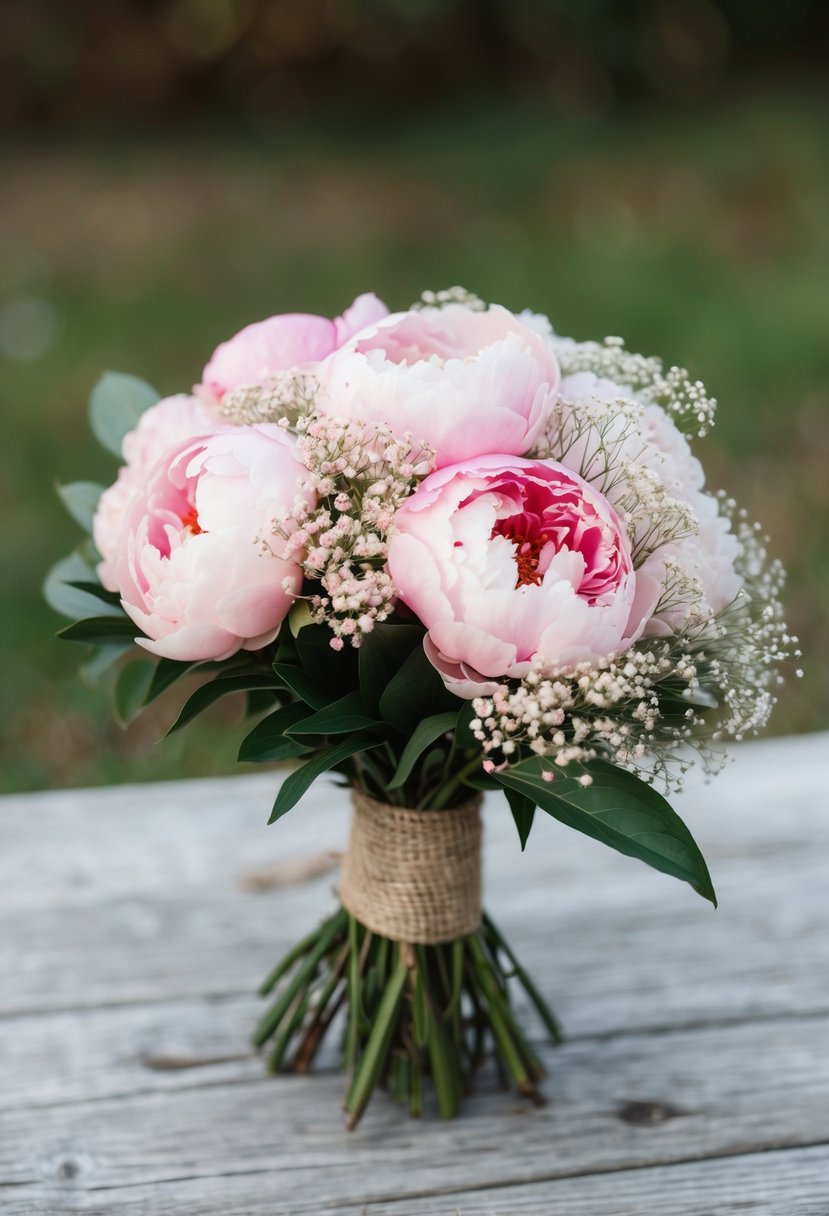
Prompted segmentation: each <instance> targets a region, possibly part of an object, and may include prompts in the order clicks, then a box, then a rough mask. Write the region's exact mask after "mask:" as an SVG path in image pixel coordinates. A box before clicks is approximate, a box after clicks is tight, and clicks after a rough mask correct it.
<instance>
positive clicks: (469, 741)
mask: <svg viewBox="0 0 829 1216" xmlns="http://www.w3.org/2000/svg"><path fill="white" fill-rule="evenodd" d="M477 716H478V715H477V714H476V713H475V710H474V708H473V706H472V702H471V701H464V702H463V704H462V705H461V708H460V711H459V713H458V723H457V726H456V727H455V747H457V748H459V749H460V750H461V751H470V750H471V749H473V748H474V749H475V750H478V749H479V748H480V746H481V745H480V743H479V742H478V740H477V739H476V738H475V736H474V735H473V734H472V731H471V730H470V727H469V723H470V722H471V721H472V720H473V719H474V718H476V717H477Z"/></svg>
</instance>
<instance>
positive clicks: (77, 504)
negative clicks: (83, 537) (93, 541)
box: [57, 481, 104, 533]
mask: <svg viewBox="0 0 829 1216" xmlns="http://www.w3.org/2000/svg"><path fill="white" fill-rule="evenodd" d="M57 491H58V496H59V497H60V500H61V502H62V503H63V505H64V507H65V508H66V510H67V511H68V512H69V514H70V515H71V516H72V518H73V519H74V521H75V523H76V524H80V526H81V527H82V528H83V530H84V532H89V533H91V532H92V517H93V515H94V514H95V508H96V507H97V505H98V499H99V498H100V497H101V495H102V494H103V492H104V487H103V486H99V485H98V484H97V482H94V481H73V482H70V484H69V485H66V486H61V485H59V486H57Z"/></svg>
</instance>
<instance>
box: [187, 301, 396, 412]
mask: <svg viewBox="0 0 829 1216" xmlns="http://www.w3.org/2000/svg"><path fill="white" fill-rule="evenodd" d="M388 311H389V310H388V308H387V307H386V305H385V304H384V303H383V301H382V300H378V298H377V296H375V295H374V294H372V293H371V292H367V293H366V294H365V295H361V296H358V297H357V299H356V300H355V301H354V303H353V304H352V305H351V307H350V308H347V309H346V311H345V312H344V313H343V315H342V316H341V317H337V318H336V319H335V320H333V321H331V320H329V319H328V317H318V316H315V315H314V314H313V313H298V312H296V313H290V312H287V313H280V314H278V315H277V316H274V317H268V318H267V320H265V321H255V322H254V323H253V324H252V325H246V326H245V328H244V329H242V330H240V331H239V333H238V334H235V335H234V337H232V338H230V339H229V340H228V341H227V342H222V343H221V345H219V346H217V347H216V349H215V350H214V352H213V354H212V355H211V357H210V360H209V362H208V364H207V366H206V367H205V369H204V372H203V374H202V382H203V384H204V385H205V386H206V387H207V388H209V389H210V390H211V391H212V392H213V393H214V394H215V396H216V397H217V398H219V399H221V398H222V396H223V395H224V394H225V393H226V392H227V391H228V390H229V389H234V388H239V387H240V385H243V384H261V383H262V382H263V381H265V380H267V379H268V377H269V376H273V375H275V374H276V373H278V372H285V371H292V370H293V369H295V368H296V369H297V370H306V371H307V370H309V369H313V368H314V367H315V366H316V364H317V363H319V362H320V361H321V360H322V359H325V358H326V357H327V356H328V355H330V354H331V353H332V352H333V351H335V350H337V348H338V347H339V346H342V344H343V343H344V342H347V341H348V340H349V339H350V338H351V337H352V336H353V335H354V334H355V333H357V331H358V330H360V329H362V328H363V327H364V326H366V325H373V324H375V323H376V322H377V321H379V320H381V319H382V318H383V317H385V316H387V315H388Z"/></svg>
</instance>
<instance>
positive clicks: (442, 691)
mask: <svg viewBox="0 0 829 1216" xmlns="http://www.w3.org/2000/svg"><path fill="white" fill-rule="evenodd" d="M369 637H371V634H369ZM391 670H392V671H394V669H393V668H392V669H391ZM457 704H458V702H457V697H455V696H453V694H452V693H451V692H447V690H446V686H445V685H444V683H443V680H442V679H441V678H440V676H439V675H438V673H437V671H436V670H435V668H434V667H433V666H432V664H431V663H430V662H429V660H428V659H427V657H426V652H425V650H424V649H423V647H422V646H420V645H418V646H417V647H416V648H415V649H414V650H413V651H411V653H410V654H409V655H408V657H407V658H406V659H405V660H404V662H403V663H402V665H401V666H400V668H399V670H397V671H396V673H395V674H394V676H393V678H392V679H391V680H390V681H389V683H388V685H387V686H386V689H385V691H384V692H383V695H382V696H381V697H380V714H381V716H382V717H383V720H384V721H386V722H391V723H392V724H393V725H394V726H396V727H398V728H399V729H400V730H402V731H405V732H406V733H408V732H409V731H413V730H414V729H415V727H416V726H417V724H418V722H420V720H421V719H422V718H429V717H431V716H432V715H433V714H437V713H443V712H444V711H448V710H454V711H455V713H457Z"/></svg>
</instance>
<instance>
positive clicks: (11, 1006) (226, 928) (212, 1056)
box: [0, 735, 829, 1216]
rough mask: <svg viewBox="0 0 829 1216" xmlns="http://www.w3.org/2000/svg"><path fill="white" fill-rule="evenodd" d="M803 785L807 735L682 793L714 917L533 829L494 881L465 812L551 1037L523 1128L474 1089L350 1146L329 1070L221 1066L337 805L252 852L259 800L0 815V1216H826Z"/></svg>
mask: <svg viewBox="0 0 829 1216" xmlns="http://www.w3.org/2000/svg"><path fill="white" fill-rule="evenodd" d="M827 777H829V736H827V735H817V736H810V737H809V736H807V737H804V738H800V739H792V740H780V741H773V742H769V743H762V744H751V745H746V746H744V747H742V748H740V749H738V751H737V760H736V762H735V763H734V764H733V765H732V766H731V767H730V769H729V770H728V771H727V772H726V774H724V775H723V777H722V778H720V779H719V781H718V782H717V783H715V784H713V785H711V786H710V787H705V786H702V785H701V784H694V785H692V786H691V788H690V789H689V790H688V792H687V793H686V794H685V795H684V796H683V800H682V801H681V803H680V804H679V809H680V812H681V813H682V814H683V816H684V817H685V818H686V821H687V822H688V823H689V825H690V826H691V827H692V829H693V830H694V832H695V835H696V836H697V838H698V840H699V841H700V844H701V845H702V847H703V849H704V851H705V852H706V854H707V856H708V857H709V859H710V862H711V868H712V873H713V877H714V881H715V884H716V885H717V887H718V894H719V896H720V901H721V907H720V911H718V912H713V911H711V910H710V909H709V908H708V907H707V906H706V905H705V904H704V903H703V902H702V901H700V900H699V899H698V898H697V897H696V896H694V895H693V893H692V892H691V891H690V889H689V888H687V887H684V886H682V885H681V884H678V883H673V882H671V881H670V880H668V879H665V878H663V877H662V876H660V875H655V874H653V873H652V872H650V871H648V870H646V869H645V868H644V867H642V866H639V865H637V864H636V863H635V862H632V861H630V860H628V859H625V858H621V857H618V856H616V855H614V854H611V853H610V852H609V851H608V850H605V849H602V848H601V847H600V846H598V845H595V844H594V843H592V842H590V841H587V840H584V839H582V838H580V837H578V836H577V835H576V834H575V833H573V832H568V831H566V830H565V829H563V828H561V827H560V826H559V825H557V824H555V823H553V822H551V821H548V820H547V819H546V818H542V817H541V816H539V817H538V818H539V819H541V820H542V821H541V822H539V823H538V825H537V827H536V828H534V831H533V837H532V838H531V842H530V846H529V848H528V850H527V853H526V854H524V855H522V854H521V853H520V851H519V849H518V846H517V842H516V841H515V840H514V829H513V827H512V824H511V821H510V820H509V818H508V815H507V814H506V812H505V808H504V807H502V806H501V805H500V804H499V803H498V802H494V801H493V802H491V803H490V805H489V806H488V808H487V811H486V824H487V838H488V840H487V850H488V873H487V890H488V900H487V902H488V904H489V906H490V908H491V910H492V911H493V913H494V914H495V916H496V917H497V918H498V919H499V921H500V922H501V924H502V927H503V928H504V929H505V931H507V932H508V933H509V935H510V937H511V938H512V940H513V944H514V945H515V947H516V948H517V949H518V950H519V951H520V953H521V954H522V956H523V957H524V959H525V960H526V961H527V963H528V965H529V966H530V967H531V969H532V971H533V973H534V975H535V978H536V979H537V981H538V982H539V986H540V987H541V988H542V989H543V991H544V992H545V994H546V995H547V996H548V997H549V998H550V999H551V1000H552V1001H553V1003H554V1004H555V1005H556V1007H557V1009H558V1010H559V1012H560V1013H561V1014H562V1016H563V1020H564V1022H565V1027H566V1029H567V1031H568V1032H569V1034H568V1042H567V1043H566V1044H565V1045H564V1046H563V1047H562V1048H561V1049H559V1050H557V1051H555V1052H554V1051H551V1050H549V1049H545V1059H546V1060H547V1063H548V1066H549V1071H550V1078H549V1080H548V1082H547V1085H546V1089H547V1094H548V1097H549V1103H548V1105H547V1106H546V1107H544V1108H543V1109H540V1110H535V1109H529V1108H527V1107H526V1106H523V1105H522V1104H521V1103H519V1102H518V1101H517V1099H515V1098H514V1097H511V1096H509V1095H505V1094H502V1093H501V1092H500V1091H498V1090H497V1089H496V1088H495V1085H494V1078H493V1077H492V1076H489V1075H487V1076H485V1077H484V1078H483V1081H482V1086H481V1088H480V1090H479V1092H478V1093H476V1094H475V1095H474V1096H473V1097H472V1098H471V1099H470V1101H469V1104H468V1107H467V1108H466V1110H465V1113H464V1116H463V1118H461V1119H460V1120H458V1121H457V1122H456V1123H454V1124H451V1125H447V1124H442V1123H440V1122H438V1121H437V1120H436V1119H433V1118H431V1117H430V1118H425V1119H424V1120H422V1121H421V1122H420V1123H419V1124H412V1123H410V1122H409V1121H408V1120H407V1119H406V1118H405V1117H404V1116H403V1115H401V1114H400V1113H399V1112H398V1111H397V1108H396V1107H394V1106H393V1104H392V1103H391V1101H390V1100H389V1099H388V1098H386V1097H385V1096H380V1097H379V1098H378V1099H377V1100H376V1101H375V1103H374V1104H373V1106H372V1107H371V1108H370V1109H369V1112H368V1115H367V1116H366V1120H365V1122H364V1124H363V1125H362V1127H361V1129H360V1130H359V1132H358V1133H357V1134H356V1135H352V1136H348V1135H347V1134H346V1133H345V1132H344V1131H343V1129H342V1115H341V1111H340V1110H339V1098H340V1096H341V1093H342V1077H341V1076H340V1075H339V1073H337V1072H336V1070H335V1068H334V1065H335V1063H336V1059H335V1055H334V1051H333V1047H332V1049H330V1050H329V1054H328V1056H327V1057H326V1059H325V1060H324V1061H323V1063H324V1068H323V1070H322V1072H321V1073H320V1075H318V1076H317V1077H316V1078H314V1079H310V1080H309V1079H306V1078H288V1077H286V1078H279V1079H277V1080H273V1079H267V1078H265V1077H263V1075H262V1071H261V1064H260V1061H259V1060H258V1058H257V1057H255V1056H254V1055H253V1054H252V1053H251V1051H250V1049H249V1046H248V1041H247V1036H248V1031H249V1028H250V1025H251V1023H252V1021H253V1019H254V1017H255V1015H256V1011H257V1001H256V999H255V997H253V996H252V995H251V992H252V990H253V988H254V987H255V984H256V982H257V981H258V979H259V978H260V976H261V974H262V973H263V972H264V971H265V970H266V969H267V968H268V967H269V966H270V965H271V963H272V962H273V960H274V957H275V956H276V955H277V954H278V952H279V951H280V950H281V949H284V948H285V947H287V945H289V944H290V943H291V942H292V941H293V940H294V939H295V938H296V937H297V936H298V935H299V934H300V933H302V932H303V930H304V929H305V928H306V927H307V926H308V924H310V923H311V922H312V921H313V919H314V918H315V917H318V916H320V915H321V914H322V913H323V912H324V911H325V908H326V907H327V906H330V904H331V902H332V901H333V895H332V893H331V888H332V876H331V875H330V874H320V873H319V870H320V866H319V864H315V865H312V864H310V861H309V864H308V865H307V866H306V865H305V860H309V859H310V860H313V859H314V858H317V859H318V858H319V856H320V853H321V852H325V851H327V850H328V849H332V850H336V849H338V848H340V847H341V846H342V843H343V841H344V839H345V833H346V830H347V807H346V805H345V801H344V796H343V794H342V793H341V792H339V791H334V790H332V789H331V787H330V786H324V785H323V784H322V783H320V785H319V787H317V788H316V789H315V791H314V792H313V794H312V796H311V797H310V798H309V799H308V800H307V802H306V803H305V804H303V805H302V806H301V807H300V808H297V810H296V811H294V812H292V816H291V819H290V820H288V821H284V822H283V823H281V824H279V825H278V826H277V827H274V828H269V829H267V828H265V826H264V820H265V818H266V817H267V810H268V807H269V804H270V800H271V799H272V797H273V790H274V786H275V782H276V780H277V778H276V776H275V775H274V774H272V773H271V774H256V775H255V776H253V777H244V778H240V779H237V780H222V781H216V782H185V783H177V784H172V785H162V786H158V787H154V788H152V787H142V788H136V787H133V788H123V789H109V790H98V791H92V792H89V791H86V792H84V791H65V792H62V793H48V794H42V795H31V796H21V797H16V798H6V799H4V800H2V801H0V1212H3V1213H4V1214H5V1213H8V1214H9V1216H23V1214H24V1213H25V1214H26V1216H34V1214H35V1213H38V1214H39V1216H45V1214H46V1213H51V1212H71V1211H79V1212H80V1211H83V1212H92V1213H96V1214H98V1216H103V1214H104V1213H107V1214H109V1213H120V1212H124V1213H129V1214H131V1216H132V1214H135V1216H140V1214H143V1213H145V1212H146V1213H148V1214H149V1213H153V1216H155V1213H162V1214H163V1213H171V1214H182V1216H183V1214H184V1213H188V1214H196V1216H197V1214H199V1213H204V1214H205V1216H207V1214H208V1213H210V1214H212V1213H223V1214H224V1213H228V1214H233V1216H236V1214H238V1213H250V1214H251V1216H259V1214H262V1216H264V1213H274V1214H276V1216H280V1214H287V1213H292V1212H296V1213H311V1212H321V1213H323V1212H325V1213H336V1212H342V1213H349V1214H351V1216H357V1214H358V1213H366V1214H367V1216H381V1214H383V1216H427V1214H428V1216H454V1214H455V1213H460V1216H474V1214H475V1213H479V1214H480V1216H484V1214H486V1216H496V1214H507V1213H515V1214H516V1216H519V1214H520V1216H536V1214H537V1216H541V1214H542V1213H545V1214H546V1213H553V1214H554V1216H555V1214H558V1213H561V1216H604V1214H605V1213H607V1216H610V1214H611V1213H612V1214H614V1216H634V1213H636V1214H640V1213H641V1216H657V1213H658V1214H659V1216H702V1214H703V1213H705V1214H706V1216H709V1214H710V1216H732V1214H733V1216H737V1213H739V1212H743V1211H751V1213H752V1214H753V1216H758V1214H759V1216H817V1214H818V1213H821V1216H827V1214H829V1148H827V1147H826V1146H827V1145H829V1051H827V1048H828V1047H829V813H827V812H829V806H828V805H827V787H828V786H829V782H827ZM286 863H290V864H287V865H286ZM273 864H276V865H277V866H278V867H279V868H278V869H277V870H276V871H275V872H276V873H277V875H279V874H283V875H287V876H288V880H287V881H285V882H284V883H283V884H281V885H280V884H277V885H276V886H275V887H266V888H265V889H261V890H260V889H256V887H255V884H254V888H253V889H252V888H251V885H250V884H249V883H247V882H246V878H247V876H249V875H250V873H251V872H256V871H262V870H263V869H267V868H268V867H270V866H271V865H273ZM315 871H316V876H314V875H315ZM303 874H307V875H308V878H307V881H304V882H303V881H297V877H298V878H299V879H301V878H302V876H303ZM536 1030H537V1028H536Z"/></svg>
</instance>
